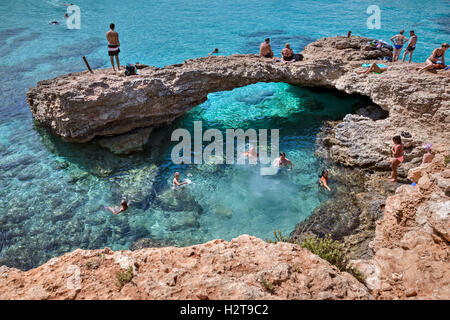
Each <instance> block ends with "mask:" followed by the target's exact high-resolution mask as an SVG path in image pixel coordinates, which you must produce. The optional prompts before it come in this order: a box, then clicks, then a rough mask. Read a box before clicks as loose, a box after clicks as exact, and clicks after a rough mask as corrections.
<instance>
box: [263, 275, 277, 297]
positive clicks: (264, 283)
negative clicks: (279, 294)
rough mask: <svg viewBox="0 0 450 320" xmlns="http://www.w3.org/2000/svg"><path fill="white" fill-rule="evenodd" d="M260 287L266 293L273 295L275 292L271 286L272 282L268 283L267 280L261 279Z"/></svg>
mask: <svg viewBox="0 0 450 320" xmlns="http://www.w3.org/2000/svg"><path fill="white" fill-rule="evenodd" d="M261 285H262V286H263V287H264V289H266V290H267V291H268V292H270V293H274V292H275V287H274V285H273V283H272V282H270V281H269V280H266V279H264V278H263V279H261Z"/></svg>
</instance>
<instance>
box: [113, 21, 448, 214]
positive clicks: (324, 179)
mask: <svg viewBox="0 0 450 320" xmlns="http://www.w3.org/2000/svg"><path fill="white" fill-rule="evenodd" d="M114 29H115V25H114V24H113V23H112V24H111V25H110V30H109V31H108V32H107V33H106V38H107V40H108V55H109V56H110V58H111V65H112V67H113V70H114V71H115V70H116V69H115V65H114V57H115V59H116V62H117V69H118V70H120V63H119V52H120V49H119V47H120V42H119V34H118V33H117V32H116V31H115V30H114ZM349 36H350V32H349ZM417 39H418V38H417V35H416V34H415V32H414V31H413V30H411V31H410V38H409V39H408V38H407V37H405V36H404V30H401V31H400V32H399V33H398V34H397V35H395V36H393V37H392V38H391V41H392V42H393V43H394V47H393V56H392V61H393V62H395V61H398V59H399V57H400V54H401V51H402V48H403V46H404V45H405V43H407V44H408V45H407V47H406V50H405V52H404V54H403V61H405V58H406V56H407V55H409V62H411V60H412V55H413V52H414V50H415V48H416V44H417ZM448 48H449V45H448V43H443V44H442V46H441V47H439V48H436V49H434V50H433V52H432V53H431V56H430V57H429V58H428V59H427V60H426V62H425V66H424V67H423V68H421V69H420V72H423V71H426V70H431V69H438V68H442V67H446V65H445V52H446V51H447V49H448ZM218 52H219V49H217V48H216V49H214V50H213V51H212V52H210V53H209V54H208V56H210V55H212V54H216V53H218ZM259 55H260V57H263V58H270V59H273V58H274V53H273V51H272V48H271V46H270V39H269V38H266V39H265V41H264V42H263V43H261V45H260V48H259ZM281 61H282V62H283V63H291V62H295V61H297V59H294V52H293V50H292V49H291V47H290V44H289V43H287V44H286V45H285V48H284V49H283V50H282V51H281ZM386 70H387V67H379V66H378V65H377V64H376V63H373V64H372V65H371V66H370V67H369V68H368V69H367V70H365V71H363V72H358V73H365V74H367V73H369V72H377V73H382V72H384V71H386ZM393 142H394V146H393V147H392V159H391V167H392V171H391V175H390V177H389V179H390V181H392V182H396V181H397V175H398V174H397V169H398V167H399V165H400V164H401V163H402V162H403V161H404V145H403V143H402V140H401V137H400V136H395V137H394V138H393ZM426 149H427V153H426V154H425V155H424V157H423V162H424V163H426V162H430V161H431V160H432V159H433V154H432V152H431V145H427V146H426ZM244 155H245V156H247V157H256V158H257V157H258V156H259V155H258V153H257V152H256V150H255V148H254V147H251V148H250V149H249V151H247V152H245V153H244ZM273 166H278V167H280V168H283V167H289V166H290V167H291V168H292V167H293V166H294V165H293V163H292V162H291V161H290V160H289V159H287V158H286V154H285V153H283V152H282V153H280V156H279V157H278V158H276V159H275V160H274V162H273ZM179 179H180V173H179V172H176V173H175V175H174V179H173V182H172V185H173V188H174V189H175V188H177V187H180V186H182V185H185V184H188V183H189V182H190V181H189V182H188V181H184V182H180V180H179ZM328 179H329V174H328V171H327V170H324V171H322V173H321V175H319V180H318V183H319V186H321V187H324V188H326V189H327V190H328V191H331V188H330V187H329V186H328ZM129 204H130V203H129V202H127V201H126V200H122V202H121V207H120V208H119V207H113V208H112V207H105V209H108V210H110V211H111V212H112V213H113V214H114V215H116V214H118V213H120V212H123V211H125V210H127V209H128V206H129Z"/></svg>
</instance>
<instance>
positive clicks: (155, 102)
mask: <svg viewBox="0 0 450 320" xmlns="http://www.w3.org/2000/svg"><path fill="white" fill-rule="evenodd" d="M367 41H368V39H365V38H359V37H351V38H349V39H348V38H344V37H335V38H328V39H321V40H318V41H316V42H314V43H312V44H310V45H309V46H307V47H306V48H305V50H304V52H303V53H304V56H305V61H303V62H298V63H294V64H291V65H283V64H280V63H276V62H274V61H272V60H266V59H261V58H259V57H256V56H250V55H245V56H243V55H234V56H230V57H208V58H201V59H194V60H188V61H186V62H185V63H183V64H180V65H175V66H169V67H166V68H163V69H158V68H153V67H148V68H145V69H142V70H141V75H139V76H136V77H124V76H120V75H117V74H113V73H111V72H110V71H108V70H96V71H95V73H94V74H89V73H87V72H82V73H77V74H70V75H66V76H62V77H58V78H55V79H52V80H47V81H41V82H39V83H38V85H37V87H36V88H32V89H30V91H29V93H28V95H27V98H28V103H29V105H30V109H31V111H32V113H33V116H34V118H35V119H36V120H37V121H38V122H39V123H41V124H42V125H44V126H46V127H48V128H50V129H51V130H52V131H53V132H54V133H56V134H58V135H60V136H62V137H64V138H65V139H68V140H75V141H80V142H83V141H89V140H92V139H93V138H95V137H104V136H109V135H119V137H115V138H114V139H117V140H119V141H120V143H119V144H120V146H119V147H117V145H116V147H114V148H115V149H114V148H113V149H114V150H115V152H121V150H123V149H126V150H128V151H129V150H139V148H140V147H141V146H142V144H144V143H145V141H146V139H145V136H148V135H149V134H151V129H149V127H150V128H152V127H155V126H159V125H163V124H165V123H168V122H171V121H172V120H173V119H175V118H176V117H178V116H180V115H181V114H183V113H185V112H186V111H188V110H189V109H190V108H192V107H194V106H195V105H197V104H199V103H201V102H203V101H205V99H206V97H207V94H208V93H209V92H214V91H223V90H231V89H233V88H236V87H239V86H244V85H248V84H251V83H256V82H261V81H264V82H269V81H270V82H272V81H276V82H287V83H291V84H294V85H302V86H325V87H331V88H336V89H338V90H342V91H345V92H347V93H350V94H351V93H359V94H363V95H366V96H369V97H370V98H371V99H372V101H373V102H374V104H376V106H375V108H374V109H377V110H378V111H377V112H375V114H374V113H373V112H366V111H364V112H360V113H359V114H355V115H347V116H346V117H345V118H344V120H343V121H338V122H329V123H327V124H326V125H325V126H324V129H323V132H322V133H321V134H319V135H318V150H317V153H318V155H319V156H323V157H325V158H328V159H330V160H332V161H335V162H337V163H340V164H344V165H348V166H352V167H358V168H363V169H365V170H366V175H367V174H370V178H369V179H368V182H367V184H365V186H364V187H365V188H367V190H365V192H360V193H358V194H355V195H351V200H352V201H353V202H355V205H356V206H360V209H361V210H359V211H358V212H355V213H354V214H353V213H351V215H346V216H342V215H340V214H339V212H341V211H342V210H345V209H346V208H347V204H346V203H345V202H342V203H340V202H338V203H337V204H336V205H335V206H334V207H332V209H333V210H334V209H336V212H335V214H334V215H332V216H331V217H332V219H331V220H329V221H331V222H332V223H331V225H332V228H328V229H327V228H324V227H323V226H324V225H323V224H320V225H318V226H316V227H315V228H316V229H315V230H314V231H315V233H327V232H329V231H331V232H335V233H337V234H340V235H341V236H342V238H343V239H344V240H345V241H346V242H358V241H363V242H365V243H366V244H367V245H366V246H369V247H370V248H371V254H366V253H365V252H362V253H358V254H357V255H356V256H358V257H364V258H366V259H365V260H363V259H356V260H355V261H353V263H354V265H356V267H357V268H358V269H359V270H360V271H361V272H362V273H363V274H365V275H366V277H367V278H366V285H367V288H366V287H365V286H362V285H361V284H360V283H359V282H357V281H356V279H354V278H353V277H351V276H350V275H349V274H347V273H342V272H339V271H338V270H336V268H334V267H333V266H331V265H329V264H328V263H327V262H325V261H323V260H321V259H320V258H318V257H317V256H314V255H313V254H311V253H310V252H308V251H306V250H303V249H301V248H299V247H298V246H295V245H291V244H286V243H278V244H276V245H275V244H268V243H265V242H263V241H262V240H259V239H256V238H252V237H248V236H241V237H239V238H237V239H235V240H233V241H231V242H225V241H222V240H215V241H212V242H208V243H206V244H202V245H197V246H194V247H188V248H173V247H167V248H158V249H142V250H137V251H133V252H130V251H122V252H111V251H110V250H109V249H104V250H95V251H83V250H76V251H74V252H72V253H68V254H66V255H64V256H62V257H59V258H55V259H52V260H50V261H49V262H48V263H46V264H44V265H43V266H41V267H39V268H36V269H33V270H30V271H27V272H21V271H19V270H16V269H10V268H7V267H1V268H0V298H5V299H15V298H33V299H63V298H68V299H75V298H76V299H88V298H105V299H121V298H122V299H144V298H150V299H183V298H192V299H277V298H283V299H370V298H372V297H375V298H378V299H398V298H399V299H417V298H421V299H450V263H449V248H448V246H449V241H450V239H449V233H448V232H449V230H450V225H449V221H450V220H449V217H448V214H449V213H450V194H449V193H450V191H449V185H450V171H449V165H448V162H449V157H450V150H449V146H448V141H449V138H450V137H449V133H448V132H449V130H448V128H449V123H450V99H449V98H450V85H449V84H450V79H449V78H448V77H446V76H445V75H441V74H432V73H425V74H419V73H418V72H417V70H416V69H415V67H416V65H414V64H413V65H406V64H390V68H389V70H388V71H386V72H385V73H383V74H381V75H378V74H370V75H358V74H356V73H355V72H354V71H355V69H356V68H358V67H359V66H360V65H361V63H364V62H372V61H373V60H372V59H377V58H380V57H383V56H385V55H388V54H389V53H388V52H385V51H383V50H377V49H374V48H373V47H370V46H368V45H367ZM379 107H381V108H382V109H383V110H384V112H381V116H379V115H376V113H380V111H379ZM140 128H147V129H145V130H144V129H140ZM402 131H404V133H405V134H404V137H405V136H406V138H404V142H405V147H406V149H405V162H404V163H403V164H402V165H401V167H400V170H399V173H400V178H401V179H400V181H401V182H408V180H407V178H409V179H410V180H412V181H415V182H416V183H417V185H416V186H411V185H409V183H408V184H403V185H400V184H389V183H387V184H386V181H385V180H386V179H381V178H380V177H381V176H380V175H379V174H378V173H377V172H381V174H384V171H385V170H387V169H388V168H389V157H390V147H391V144H392V136H394V135H398V134H400V133H401V132H402ZM130 132H131V134H132V135H134V136H135V137H137V139H135V138H133V136H131V137H130V136H129V135H128V134H127V133H130ZM122 134H127V135H126V136H124V135H122ZM102 139H106V138H102ZM106 140H108V139H106ZM102 143H104V145H105V146H107V145H109V143H108V142H106V141H105V140H102ZM424 143H432V144H433V146H434V148H435V151H436V153H437V154H436V156H435V158H434V160H433V162H432V163H430V164H424V165H422V164H421V156H422V155H423V153H424V151H423V149H422V148H421V145H422V144H424ZM408 172H409V176H408V177H407V175H408ZM348 179H349V181H350V180H353V178H348ZM342 181H346V180H345V178H343V180H342ZM397 187H398V188H397ZM386 189H390V190H388V191H389V192H385V193H383V192H382V191H380V190H386ZM374 190H378V191H380V193H377V194H376V193H375V192H374ZM394 192H395V194H393V195H391V196H389V197H387V199H385V195H386V194H389V193H394ZM374 195H375V197H374ZM379 195H381V196H379ZM367 199H369V200H367ZM359 204H361V205H359ZM316 217H318V219H319V220H320V219H324V218H323V215H321V214H320V212H318V213H316ZM329 217H330V215H327V216H325V219H328V218H329ZM313 219H314V216H313ZM357 219H360V220H367V223H366V225H371V226H372V225H373V228H371V227H370V228H366V229H364V228H363V229H361V230H356V231H357V232H359V233H360V234H364V237H363V238H362V239H363V240H361V239H358V238H355V237H354V234H352V233H354V231H355V230H354V229H355V227H354V221H355V220H357ZM313 224H314V222H313V223H312V224H306V225H299V226H298V227H297V228H296V229H297V230H296V231H299V232H298V233H297V234H296V235H300V234H301V233H302V232H303V231H305V230H306V231H308V230H311V229H313V227H314V226H313ZM358 228H359V227H357V228H356V229H358ZM374 229H375V232H374ZM349 232H350V233H349ZM373 233H375V234H373ZM294 236H295V234H294ZM71 266H73V267H71ZM130 266H131V271H130V272H128V273H127V272H126V270H127V268H129V267H130ZM77 272H79V273H77ZM77 275H79V277H78V276H77ZM118 275H120V276H121V279H122V284H121V285H120V286H118V285H117V283H118V279H117V276H118ZM129 278H131V279H130V281H128V280H126V281H125V280H124V279H129ZM77 279H79V283H78V282H77ZM74 281H75V284H74ZM69 283H70V285H69V286H68V284H69ZM78 284H79V285H78ZM122 285H123V286H122ZM71 288H72V289H71Z"/></svg>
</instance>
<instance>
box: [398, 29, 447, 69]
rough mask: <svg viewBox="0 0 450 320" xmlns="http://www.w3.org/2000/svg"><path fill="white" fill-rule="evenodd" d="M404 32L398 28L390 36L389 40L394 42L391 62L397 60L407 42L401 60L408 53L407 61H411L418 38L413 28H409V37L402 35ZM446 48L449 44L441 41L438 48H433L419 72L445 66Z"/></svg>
mask: <svg viewBox="0 0 450 320" xmlns="http://www.w3.org/2000/svg"><path fill="white" fill-rule="evenodd" d="M404 33H405V30H400V32H399V33H398V34H396V35H395V36H393V37H392V38H391V41H392V43H393V44H394V47H393V52H392V62H396V61H398V60H399V57H400V54H401V52H402V48H403V46H404V45H405V44H407V45H406V49H405V52H404V53H403V62H405V58H406V56H407V55H409V63H411V60H412V56H413V52H414V50H415V49H416V44H417V39H418V38H417V35H416V34H415V32H414V30H411V31H410V32H409V35H410V38H409V39H408V38H407V37H406V36H405V35H404ZM448 48H449V44H448V43H443V44H442V45H441V46H440V47H439V48H436V49H434V50H433V51H432V52H431V55H430V56H429V57H428V59H427V60H426V61H425V66H424V67H423V68H421V69H420V70H419V72H424V71H427V70H433V69H444V68H446V67H447V65H446V64H445V51H447V49H448Z"/></svg>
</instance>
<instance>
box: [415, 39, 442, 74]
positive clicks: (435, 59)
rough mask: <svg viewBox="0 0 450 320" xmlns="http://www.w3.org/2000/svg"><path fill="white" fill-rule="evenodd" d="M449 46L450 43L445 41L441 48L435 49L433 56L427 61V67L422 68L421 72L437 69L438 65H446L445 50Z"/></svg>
mask: <svg viewBox="0 0 450 320" xmlns="http://www.w3.org/2000/svg"><path fill="white" fill-rule="evenodd" d="M448 47H449V44H448V43H443V44H442V46H441V47H440V48H437V49H434V50H433V52H432V53H431V56H430V57H429V58H428V59H427V61H425V67H423V68H422V69H420V70H419V72H424V71H426V70H431V69H436V67H437V66H438V65H442V66H444V67H445V51H447V49H448Z"/></svg>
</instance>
